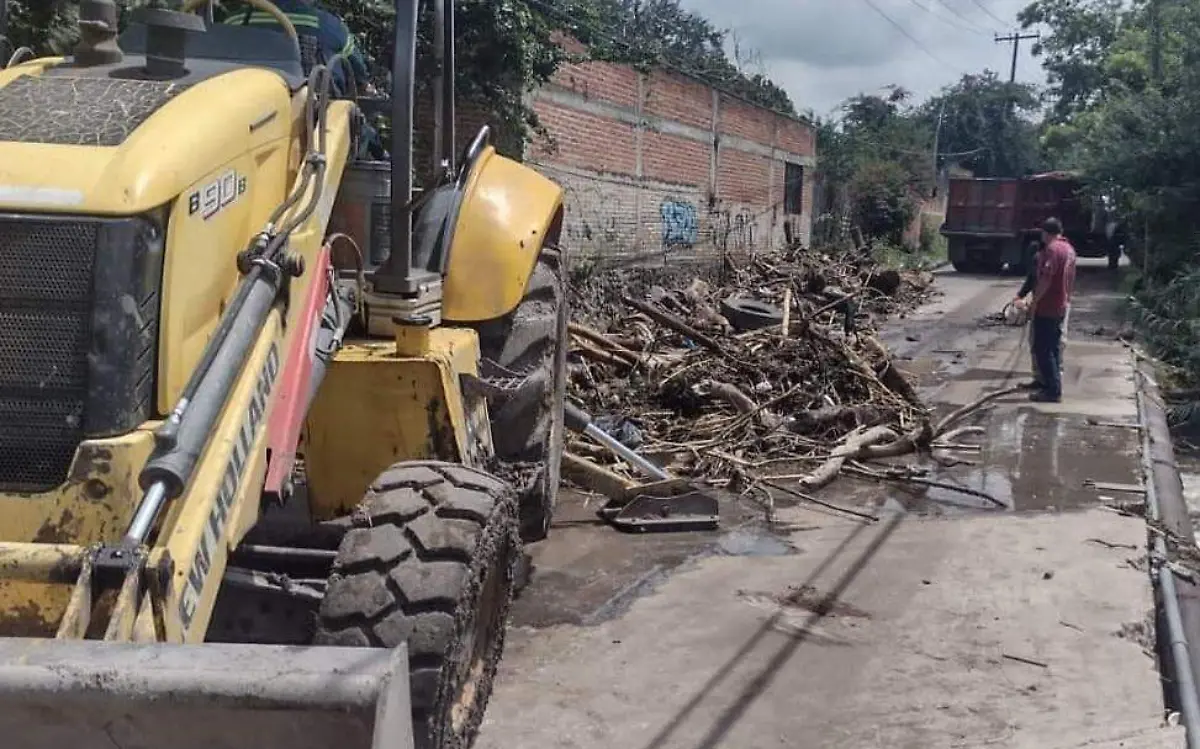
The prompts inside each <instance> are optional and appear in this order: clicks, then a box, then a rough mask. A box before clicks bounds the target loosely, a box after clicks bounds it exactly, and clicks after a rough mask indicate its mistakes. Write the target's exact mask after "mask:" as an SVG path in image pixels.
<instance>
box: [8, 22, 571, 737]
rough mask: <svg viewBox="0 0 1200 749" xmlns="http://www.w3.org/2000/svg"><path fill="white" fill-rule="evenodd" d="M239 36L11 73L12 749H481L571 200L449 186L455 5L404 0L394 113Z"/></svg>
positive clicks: (546, 404)
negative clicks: (425, 152) (419, 109)
mask: <svg viewBox="0 0 1200 749" xmlns="http://www.w3.org/2000/svg"><path fill="white" fill-rule="evenodd" d="M243 2H244V3H245V4H247V5H249V6H252V8H253V10H254V11H255V12H256V13H262V14H269V15H270V16H271V17H272V18H274V19H276V20H277V21H278V24H277V26H275V27H269V26H268V27H264V26H254V27H242V26H237V25H229V24H221V23H215V22H214V19H213V10H212V8H211V7H210V6H209V3H208V2H207V0H185V2H183V3H181V4H180V5H178V6H177V8H176V9H175V10H162V9H143V10H140V11H137V12H134V13H132V14H130V16H129V18H127V19H125V20H126V23H124V24H122V27H123V30H122V31H120V32H119V33H118V17H117V9H116V8H115V7H114V5H113V3H112V0H82V2H81V3H80V21H79V24H80V28H79V31H80V37H81V40H80V42H79V45H78V47H76V48H75V49H74V51H73V53H72V54H71V55H68V56H66V57H60V58H36V59H35V58H34V57H33V55H32V54H31V53H29V52H28V50H17V51H16V52H15V54H14V55H13V56H12V59H11V61H10V64H8V65H7V66H6V67H5V68H4V69H0V737H2V738H0V744H2V745H3V746H4V747H5V748H6V749H26V748H29V749H66V748H67V747H70V748H71V749H91V748H92V747H105V749H112V747H122V748H123V749H135V748H136V749H150V748H154V749H158V748H162V749H190V748H192V747H196V748H197V749H198V748H200V747H203V749H222V748H224V747H231V748H232V747H238V748H239V749H250V748H251V747H253V748H254V749H259V748H265V749H272V748H282V747H287V749H300V748H302V747H322V748H324V749H328V748H329V747H339V748H344V749H350V748H352V747H377V748H379V749H383V748H384V747H388V748H393V747H394V748H396V749H401V748H404V747H410V746H414V745H415V746H418V747H436V748H438V749H443V748H445V749H465V747H468V746H470V744H471V743H472V742H473V740H474V737H475V735H476V734H477V732H478V729H479V725H480V722H481V720H482V716H483V712H484V710H485V708H486V704H487V701H488V698H489V695H490V692H491V684H492V680H493V678H494V675H495V671H496V666H497V661H498V660H499V658H500V654H501V651H502V649H503V643H504V629H505V619H506V615H507V612H508V609H509V605H510V601H511V597H512V592H513V588H514V579H515V577H516V576H517V573H518V568H519V564H520V554H521V544H522V543H523V542H524V541H525V540H529V539H536V538H540V537H542V536H543V535H544V534H545V533H546V529H547V527H548V524H549V521H550V515H551V512H552V510H553V506H554V498H555V492H556V489H557V484H558V472H559V460H560V456H561V442H562V430H563V418H562V417H563V387H564V376H563V372H564V368H565V349H564V338H565V335H564V331H565V328H566V306H565V300H564V298H563V288H564V287H563V266H562V258H561V257H560V255H559V253H558V251H557V250H556V249H555V244H556V242H557V239H558V234H559V231H560V227H561V224H562V199H561V190H560V188H559V187H558V186H557V185H555V184H554V183H553V182H551V181H549V180H547V179H545V178H543V177H542V176H540V175H539V174H538V173H536V172H535V171H533V170H531V169H529V168H527V167H525V166H523V165H521V164H519V163H517V162H515V161H511V160H509V159H507V158H504V157H502V156H500V155H498V154H497V153H496V151H495V149H494V148H493V147H492V146H491V145H490V136H489V132H488V130H487V129H486V128H485V129H484V130H482V131H481V132H480V133H479V134H478V135H477V136H476V137H475V138H474V139H473V140H472V141H471V143H470V145H469V146H468V147H467V148H466V149H465V150H464V151H463V152H462V153H461V154H459V153H457V149H456V147H455V145H454V144H455V137H454V127H453V123H454V65H453V62H454V37H455V35H454V23H453V21H454V3H453V0H432V7H430V8H427V9H424V8H423V7H422V3H421V2H420V0H396V2H395V12H396V15H395V39H396V49H395V57H394V60H393V61H392V84H391V86H392V91H391V95H390V97H385V98H383V100H382V102H381V101H380V100H378V99H376V100H374V101H373V102H372V101H368V100H366V99H363V100H360V99H357V98H348V99H339V98H336V97H334V96H331V95H330V81H331V74H330V70H329V68H328V67H327V65H325V64H323V63H322V62H321V61H320V60H319V59H318V60H316V61H314V59H313V58H312V56H311V55H309V54H306V53H305V50H306V49H308V50H310V51H311V46H310V45H307V44H306V43H305V40H304V39H302V36H303V35H302V34H299V33H297V28H296V25H295V24H293V23H292V21H291V19H290V18H289V17H288V16H287V15H285V14H284V13H282V12H281V11H280V10H279V8H278V7H276V6H275V5H274V4H273V3H271V2H269V0H243ZM423 10H427V11H428V15H427V17H429V18H431V19H432V24H431V25H432V30H431V38H432V39H433V42H434V43H433V44H432V45H431V46H432V48H433V57H434V60H433V65H432V68H433V70H435V71H436V73H435V79H434V80H433V81H432V83H431V85H430V87H429V90H431V91H432V98H433V102H432V103H431V108H430V110H429V111H430V112H431V114H432V116H431V118H430V119H431V120H432V121H433V123H434V126H433V133H432V136H433V137H432V142H433V148H432V151H433V153H432V154H431V155H430V164H429V167H430V168H429V171H430V172H431V173H432V174H434V178H433V179H432V180H429V181H426V182H424V184H422V185H421V186H420V187H419V188H418V187H417V186H416V185H415V184H414V172H415V171H417V169H416V165H414V163H413V161H414V155H413V154H414V146H413V143H414V121H415V120H416V119H417V118H415V117H414V111H415V107H414V103H415V99H416V94H415V92H416V91H417V90H418V86H417V79H416V75H415V70H416V64H415V58H416V49H417V37H418V20H419V19H421V18H425V17H426V16H425V15H422V11H423ZM3 31H4V30H3V28H0V36H3ZM0 62H2V61H0ZM371 106H375V107H377V108H378V107H380V106H383V107H384V108H385V109H386V110H387V112H388V113H389V114H390V118H391V129H390V132H391V147H390V154H391V156H390V158H389V159H388V160H387V161H378V160H374V161H372V160H363V159H362V158H360V157H359V154H360V153H362V149H361V148H360V147H359V146H360V139H361V138H362V133H363V132H364V128H363V124H364V121H365V117H366V112H368V111H369V109H370V107H371Z"/></svg>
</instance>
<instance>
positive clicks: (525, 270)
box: [442, 146, 563, 323]
mask: <svg viewBox="0 0 1200 749" xmlns="http://www.w3.org/2000/svg"><path fill="white" fill-rule="evenodd" d="M562 197H563V191H562V188H561V187H559V186H558V185H557V184H555V183H554V182H553V181H551V180H549V179H547V178H546V177H544V176H542V175H541V174H539V173H538V172H536V171H534V170H533V169H531V168H529V167H527V166H525V165H524V164H520V163H518V162H516V161H513V160H512V159H509V158H506V157H504V156H501V155H499V154H498V153H496V149H495V148H493V147H492V146H487V147H486V148H484V150H483V151H482V152H481V153H480V155H479V157H478V159H477V161H476V163H475V164H474V166H473V168H472V170H471V175H470V176H469V177H468V179H467V183H466V185H465V187H464V189H463V201H462V205H461V208H460V209H459V213H458V222H457V223H456V224H455V228H454V235H453V237H454V238H453V240H452V242H451V245H450V257H449V260H448V262H447V264H446V275H445V279H444V281H443V285H442V293H443V309H442V317H443V318H444V319H446V320H448V321H452V322H461V323H474V322H483V321H485V320H494V319H495V318H498V317H502V316H504V315H506V314H508V313H509V312H512V311H513V310H514V309H516V307H517V305H518V304H519V303H520V302H521V298H522V297H523V296H524V295H525V287H526V286H527V285H528V284H529V277H530V276H531V275H532V274H533V269H534V266H535V265H536V264H537V260H538V254H539V253H540V252H541V250H542V248H543V247H545V246H546V245H547V244H553V243H555V242H557V241H558V235H559V233H560V232H561V230H562Z"/></svg>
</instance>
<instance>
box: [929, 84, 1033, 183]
mask: <svg viewBox="0 0 1200 749" xmlns="http://www.w3.org/2000/svg"><path fill="white" fill-rule="evenodd" d="M1037 110H1038V92H1037V89H1036V88H1035V87H1034V86H1030V85H1028V84H1023V83H1008V82H1006V81H1002V80H1001V79H1000V78H999V77H998V76H997V75H996V73H995V72H994V71H991V70H985V71H983V73H980V74H978V75H975V74H966V75H964V76H963V77H962V78H961V79H960V80H959V81H958V82H957V83H955V84H953V85H951V86H947V87H946V88H944V89H943V90H942V93H941V94H939V95H937V96H934V97H932V98H930V99H929V100H928V101H926V102H925V103H924V104H922V105H921V107H920V108H919V110H918V112H917V117H918V118H919V119H920V120H921V122H923V123H924V125H925V127H926V128H927V129H929V130H934V129H936V128H937V122H938V118H939V117H941V118H942V127H941V132H940V137H939V138H938V151H939V152H941V153H950V154H961V155H959V156H956V157H954V158H953V160H954V161H956V162H957V163H959V164H961V165H962V166H963V167H965V168H967V169H970V170H971V171H972V172H974V173H975V175H976V176H979V177H1017V176H1020V175H1022V174H1025V173H1027V172H1029V171H1032V170H1034V169H1035V168H1036V167H1037V166H1038V134H1037V127H1036V126H1035V124H1034V123H1033V120H1032V116H1033V115H1034V114H1035V113H1036V112H1037Z"/></svg>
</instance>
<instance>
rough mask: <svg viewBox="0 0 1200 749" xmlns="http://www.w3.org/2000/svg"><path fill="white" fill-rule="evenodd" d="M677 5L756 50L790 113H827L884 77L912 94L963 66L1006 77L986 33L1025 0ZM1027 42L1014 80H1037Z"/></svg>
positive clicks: (1006, 50)
mask: <svg viewBox="0 0 1200 749" xmlns="http://www.w3.org/2000/svg"><path fill="white" fill-rule="evenodd" d="M682 4H683V5H684V6H685V7H687V8H690V9H692V10H696V11H699V12H700V13H702V14H703V15H704V16H706V17H707V18H708V19H709V20H710V21H712V22H713V23H714V24H715V25H717V26H718V27H721V28H727V29H730V30H731V31H733V32H734V33H735V34H736V37H737V38H738V39H739V40H740V41H741V43H742V44H744V45H745V46H747V47H750V48H753V49H755V50H757V51H758V52H759V53H760V55H761V60H762V64H763V68H765V70H764V71H763V72H765V73H766V74H767V75H768V76H769V77H770V78H771V79H772V80H774V81H775V82H776V83H778V84H779V85H780V86H782V87H783V88H784V89H786V90H787V92H788V94H790V95H791V97H792V101H793V102H794V103H795V105H796V109H797V110H798V111H800V112H804V111H806V110H808V109H811V110H812V111H813V112H814V113H816V114H817V115H818V116H821V117H826V116H829V115H830V114H831V113H833V112H832V111H831V110H834V109H835V108H836V107H837V106H838V104H839V103H841V102H842V101H843V100H845V99H846V98H848V97H851V96H854V95H855V94H858V93H862V92H867V93H872V92H878V91H880V90H881V89H882V88H883V87H884V86H888V85H889V84H897V85H900V86H903V87H904V88H906V89H909V90H910V91H912V92H914V93H915V94H916V98H917V99H918V100H920V99H923V98H925V97H926V96H929V95H930V94H933V93H936V92H937V91H938V90H939V89H941V87H942V86H945V85H947V84H950V83H953V82H954V81H956V80H958V79H959V78H960V77H961V76H962V74H963V73H968V72H969V73H977V72H980V71H982V70H983V69H984V68H991V69H992V70H995V71H997V72H998V73H1000V74H1001V75H1002V76H1003V77H1004V78H1005V79H1007V77H1008V72H1009V66H1010V65H1011V63H1012V47H1011V46H1010V45H1009V44H997V43H996V42H995V40H994V34H995V33H996V32H1000V33H1003V34H1007V33H1011V31H1013V30H1014V29H1015V28H1016V26H1017V24H1016V15H1017V12H1018V11H1020V10H1021V8H1023V7H1024V6H1025V5H1026V4H1027V0H682ZM872 5H874V6H875V7H877V8H878V10H875V9H874V8H872ZM880 11H882V13H881V12H880ZM884 14H886V16H887V17H888V18H891V19H892V20H893V21H895V25H893V24H892V23H890V22H889V21H888V20H887V18H885V17H884ZM993 16H995V17H993ZM1000 21H1004V23H1003V24H1001V23H1000ZM897 26H899V27H900V28H897ZM906 33H907V35H908V36H911V37H913V39H915V40H916V41H913V39H909V38H908V36H906ZM1031 48H1032V43H1031V41H1022V42H1021V48H1020V56H1019V57H1018V60H1017V80H1018V81H1024V82H1028V83H1037V84H1042V83H1044V82H1045V76H1044V75H1043V73H1042V69H1041V66H1040V64H1039V62H1038V60H1037V59H1036V58H1034V57H1033V56H1032V55H1031V54H1030V49H1031Z"/></svg>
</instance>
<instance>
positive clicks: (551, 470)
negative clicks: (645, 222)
mask: <svg viewBox="0 0 1200 749" xmlns="http://www.w3.org/2000/svg"><path fill="white" fill-rule="evenodd" d="M565 278H566V272H565V269H564V262H563V255H562V252H561V251H560V250H558V249H557V248H549V247H548V248H545V249H543V250H542V253H541V256H540V257H539V258H538V263H537V267H535V268H534V271H533V275H532V276H531V277H530V279H529V286H528V287H527V288H526V290H525V296H524V298H523V299H522V300H521V303H520V304H519V305H517V308H516V309H515V310H513V311H512V312H511V313H509V314H508V315H505V316H504V317H502V318H500V319H498V320H492V321H489V322H486V323H483V324H482V325H478V326H476V330H477V331H478V332H479V345H480V349H481V351H482V354H483V357H484V358H485V359H488V360H491V361H492V362H495V363H496V364H498V365H499V366H500V367H502V368H503V369H504V370H506V371H509V372H513V373H515V374H517V375H519V376H522V377H528V378H529V380H528V382H529V386H530V389H529V390H528V391H527V392H526V393H524V394H522V395H521V396H520V397H504V396H498V397H494V398H491V399H489V402H488V410H489V413H490V414H491V422H492V442H493V444H494V446H495V450H496V457H497V458H498V459H499V461H500V464H501V467H502V468H503V470H502V471H501V472H502V473H503V475H504V478H505V479H507V480H508V481H510V482H512V484H513V486H514V487H515V488H516V491H517V503H518V507H519V508H520V525H521V537H522V539H523V540H525V541H540V540H541V539H543V538H545V537H546V534H547V533H548V532H549V530H550V520H551V518H552V517H553V515H554V505H555V500H556V499H557V497H558V483H559V478H560V476H561V472H562V451H563V437H564V431H563V429H564V425H563V402H564V400H565V398H566V387H567V376H566V371H567V322H568V316H569V312H568V305H567V294H566V281H565ZM485 374H487V373H486V372H485Z"/></svg>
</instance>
